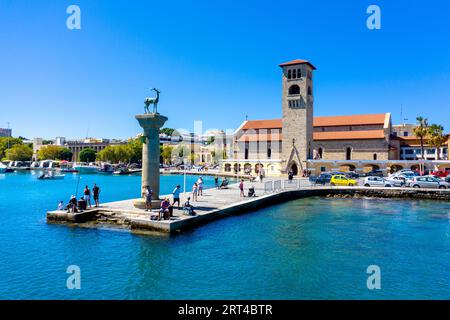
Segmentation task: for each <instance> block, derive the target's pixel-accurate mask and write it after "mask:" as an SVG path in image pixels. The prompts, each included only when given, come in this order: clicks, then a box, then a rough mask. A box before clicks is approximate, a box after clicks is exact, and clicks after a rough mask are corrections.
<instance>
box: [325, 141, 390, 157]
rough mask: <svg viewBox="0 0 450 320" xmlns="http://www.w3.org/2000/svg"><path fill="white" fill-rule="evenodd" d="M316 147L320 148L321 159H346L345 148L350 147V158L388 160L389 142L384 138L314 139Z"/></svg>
mask: <svg viewBox="0 0 450 320" xmlns="http://www.w3.org/2000/svg"><path fill="white" fill-rule="evenodd" d="M316 148H317V149H319V148H322V159H323V160H347V158H346V156H347V154H346V150H347V148H351V149H352V157H351V160H373V159H374V154H376V155H377V160H389V143H388V142H387V140H384V139H371V140H351V141H349V140H332V141H316Z"/></svg>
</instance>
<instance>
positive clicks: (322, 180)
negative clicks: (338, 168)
mask: <svg viewBox="0 0 450 320" xmlns="http://www.w3.org/2000/svg"><path fill="white" fill-rule="evenodd" d="M309 181H311V182H312V183H314V184H321V185H326V184H328V183H330V181H331V174H329V173H321V174H320V175H319V176H318V177H314V178H310V179H309Z"/></svg>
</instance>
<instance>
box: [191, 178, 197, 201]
mask: <svg viewBox="0 0 450 320" xmlns="http://www.w3.org/2000/svg"><path fill="white" fill-rule="evenodd" d="M197 195H198V184H197V182H195V183H194V185H193V186H192V201H197Z"/></svg>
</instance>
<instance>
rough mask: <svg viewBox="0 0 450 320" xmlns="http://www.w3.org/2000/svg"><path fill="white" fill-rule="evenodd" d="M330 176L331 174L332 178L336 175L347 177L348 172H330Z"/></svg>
mask: <svg viewBox="0 0 450 320" xmlns="http://www.w3.org/2000/svg"><path fill="white" fill-rule="evenodd" d="M329 174H331V175H332V176H335V175H343V176H345V174H346V172H342V171H330V172H329Z"/></svg>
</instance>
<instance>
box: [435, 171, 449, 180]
mask: <svg viewBox="0 0 450 320" xmlns="http://www.w3.org/2000/svg"><path fill="white" fill-rule="evenodd" d="M449 174H450V170H445V171H444V170H438V171H433V172H432V173H431V175H433V176H435V177H439V178H446V177H447V176H448V175H449Z"/></svg>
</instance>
